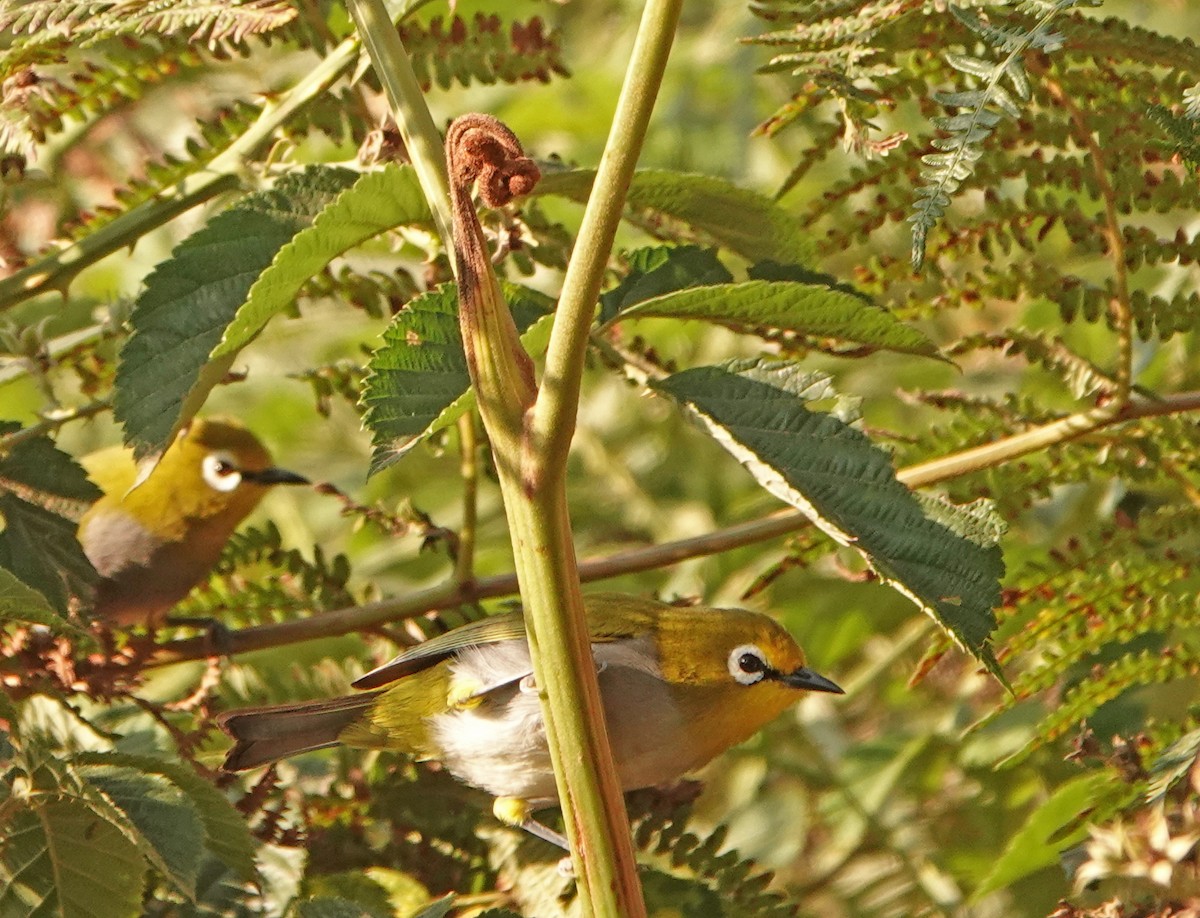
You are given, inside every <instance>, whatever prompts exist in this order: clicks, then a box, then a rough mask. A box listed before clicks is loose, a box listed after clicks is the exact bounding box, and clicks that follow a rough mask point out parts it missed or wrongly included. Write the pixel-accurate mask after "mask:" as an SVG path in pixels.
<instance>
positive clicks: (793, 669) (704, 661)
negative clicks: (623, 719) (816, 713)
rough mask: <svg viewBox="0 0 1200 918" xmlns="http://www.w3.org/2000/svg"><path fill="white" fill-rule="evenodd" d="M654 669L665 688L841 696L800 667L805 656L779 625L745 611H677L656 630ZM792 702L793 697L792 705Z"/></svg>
mask: <svg viewBox="0 0 1200 918" xmlns="http://www.w3.org/2000/svg"><path fill="white" fill-rule="evenodd" d="M657 632H658V634H657V644H658V656H659V661H658V663H659V668H660V670H661V672H662V674H663V678H664V679H665V681H667V682H668V683H673V684H686V685H694V686H722V685H723V686H726V687H728V688H730V689H733V688H736V687H739V686H740V687H743V688H748V687H752V686H761V687H764V688H774V689H776V690H778V691H780V692H782V693H784V694H791V693H792V692H794V690H796V689H807V690H809V691H818V692H840V691H841V689H839V688H838V687H837V686H836V685H834V684H833V683H832V682H830V681H829V680H828V679H826V678H825V677H824V676H819V675H817V674H816V673H814V672H813V671H812V670H810V669H808V667H806V666H805V664H804V651H802V650H801V649H800V645H799V644H797V643H796V639H795V638H793V637H792V636H791V635H790V634H789V633H788V632H787V631H786V630H785V629H784V628H783V626H782V625H780V624H779V623H778V622H776V621H775V620H774V619H772V618H770V617H768V616H766V615H762V614H761V613H758V612H751V611H749V610H747V609H705V608H679V609H672V610H670V611H667V612H664V613H663V614H662V615H661V616H660V619H659V622H658V628H657ZM792 700H794V697H793V699H792Z"/></svg>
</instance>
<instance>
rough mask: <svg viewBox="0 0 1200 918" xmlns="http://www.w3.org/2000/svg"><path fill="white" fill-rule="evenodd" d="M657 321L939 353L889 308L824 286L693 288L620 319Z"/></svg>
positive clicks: (639, 306) (633, 309) (749, 283)
mask: <svg viewBox="0 0 1200 918" xmlns="http://www.w3.org/2000/svg"><path fill="white" fill-rule="evenodd" d="M652 317H654V318H673V319H697V320H701V321H705V322H715V323H717V324H719V325H725V326H728V327H731V328H735V329H745V328H749V329H775V330H780V331H790V332H796V333H797V334H802V335H812V336H815V337H819V338H837V339H839V340H842V341H852V342H855V343H857V344H865V345H869V346H871V347H875V348H881V349H883V350H890V351H899V352H901V353H906V354H921V355H924V356H927V357H932V356H935V355H936V354H937V348H936V347H935V346H934V344H933V342H932V341H930V340H929V339H928V338H926V337H925V335H923V334H922V333H921V332H919V331H917V330H916V329H915V328H911V327H910V326H908V325H905V324H904V323H903V322H901V321H900V320H899V319H897V318H896V317H895V316H894V315H892V314H891V313H890V312H888V311H887V310H885V309H880V308H879V307H877V306H869V305H867V304H865V303H864V302H863V300H862V298H861V297H860V296H856V295H854V294H850V293H845V292H843V291H841V290H832V289H830V288H829V287H826V286H823V285H818V284H801V283H794V282H791V281H763V280H752V281H745V282H743V283H740V284H714V285H712V286H708V287H692V288H690V289H688V290H680V291H677V292H675V293H669V294H667V295H665V296H659V297H655V298H654V299H650V300H646V301H645V302H642V303H638V304H637V305H635V306H631V307H629V308H628V309H626V310H625V311H624V312H622V313H621V315H620V316H619V318H620V319H621V320H622V321H627V320H629V319H645V318H652Z"/></svg>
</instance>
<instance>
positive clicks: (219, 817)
mask: <svg viewBox="0 0 1200 918" xmlns="http://www.w3.org/2000/svg"><path fill="white" fill-rule="evenodd" d="M75 760H76V761H77V762H79V763H81V764H84V765H109V766H119V767H124V768H133V769H136V770H138V771H140V772H143V773H145V774H149V775H160V776H162V777H164V778H166V779H167V780H168V781H170V782H171V783H172V784H174V785H175V786H176V787H178V788H179V789H180V790H181V791H182V792H183V793H184V794H185V795H187V797H188V799H189V800H191V802H192V805H193V806H194V807H195V809H196V812H197V813H199V814H200V821H201V822H202V823H203V826H204V846H205V847H206V848H207V849H208V850H209V851H211V852H212V853H213V854H214V855H216V856H217V858H219V859H220V861H221V862H222V863H223V864H225V866H226V867H228V868H229V869H230V870H231V871H232V872H233V873H234V874H235V875H236V876H237V877H239V878H240V879H243V880H249V879H251V878H252V877H253V876H254V854H255V847H256V845H255V842H254V838H253V837H252V836H251V835H250V829H249V827H248V826H247V825H246V820H245V819H244V818H242V815H241V814H240V813H239V812H238V811H237V808H236V807H234V805H233V804H232V803H230V802H229V800H228V799H227V798H226V797H225V795H224V794H223V793H221V792H220V791H219V790H217V788H216V787H214V786H213V785H212V784H211V783H209V782H208V781H205V780H204V779H203V778H201V777H200V776H199V775H198V774H196V772H194V771H193V770H192V769H191V768H189V767H188V766H187V765H184V764H182V763H179V762H168V761H165V760H163V759H157V758H153V757H151V756H139V755H129V754H126V753H118V752H84V753H80V754H79V755H78V756H76V757H75Z"/></svg>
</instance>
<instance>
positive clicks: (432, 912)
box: [412, 895, 456, 918]
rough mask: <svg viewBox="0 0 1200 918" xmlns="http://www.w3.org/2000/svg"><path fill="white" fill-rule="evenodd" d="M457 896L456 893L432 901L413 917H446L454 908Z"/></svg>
mask: <svg viewBox="0 0 1200 918" xmlns="http://www.w3.org/2000/svg"><path fill="white" fill-rule="evenodd" d="M455 899H456V897H455V896H454V895H449V896H443V897H442V898H440V899H438V900H437V901H436V902H431V903H429V905H427V906H425V907H424V908H423V909H421V910H420V911H419V912H417V913H416V914H415V915H413V916H412V918H446V916H447V915H449V914H450V910H451V909H452V908H454V902H455Z"/></svg>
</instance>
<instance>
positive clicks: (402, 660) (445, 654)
mask: <svg viewBox="0 0 1200 918" xmlns="http://www.w3.org/2000/svg"><path fill="white" fill-rule="evenodd" d="M523 637H525V624H524V622H523V621H522V620H521V613H519V612H506V613H504V614H502V615H489V616H488V617H487V618H481V619H480V620H479V621H477V622H470V623H469V624H466V625H462V626H460V627H458V628H455V629H454V630H453V631H447V632H446V633H445V634H439V635H438V636H437V637H433V638H430V639H429V640H428V641H425V642H424V643H421V644H418V645H417V646H416V647H410V648H409V649H408V650H406V651H404V653H402V654H400V655H399V656H397V657H395V658H393V659H391V660H389V661H388V662H387V663H384V664H383V665H382V666H377V667H376V668H375V669H373V670H371V671H370V672H369V673H367V674H366V675H363V676H360V677H359V678H358V679H356V680H355V681H354V687H355V688H359V689H367V688H379V687H380V686H383V685H387V684H388V683H390V682H395V681H396V680H397V679H403V678H404V677H405V676H411V675H412V674H413V673H417V672H420V671H421V670H423V669H428V668H429V667H430V666H436V665H437V664H438V663H441V662H442V660H445V659H447V658H449V657H452V656H454V655H455V654H456V653H458V652H459V651H460V650H464V649H465V648H467V647H478V646H480V645H481V644H495V643H496V642H498V641H511V640H513V639H515V638H523Z"/></svg>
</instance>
